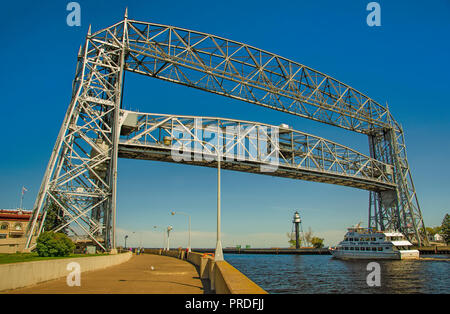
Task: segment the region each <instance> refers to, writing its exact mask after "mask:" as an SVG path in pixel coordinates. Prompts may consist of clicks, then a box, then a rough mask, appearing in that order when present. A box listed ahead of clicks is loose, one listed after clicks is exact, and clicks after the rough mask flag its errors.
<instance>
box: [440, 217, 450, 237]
mask: <svg viewBox="0 0 450 314" xmlns="http://www.w3.org/2000/svg"><path fill="white" fill-rule="evenodd" d="M441 235H442V237H443V238H444V241H445V243H447V244H448V243H449V242H450V215H449V214H445V217H444V220H442V225H441Z"/></svg>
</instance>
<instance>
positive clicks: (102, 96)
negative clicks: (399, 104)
mask: <svg viewBox="0 0 450 314" xmlns="http://www.w3.org/2000/svg"><path fill="white" fill-rule="evenodd" d="M126 72H134V73H139V74H142V75H146V76H149V77H153V78H158V79H162V80H165V81H169V82H172V83H177V84H182V85H185V86H189V87H193V88H197V89H201V90H204V91H208V92H211V93H215V94H218V95H222V96H226V97H231V98H234V99H239V100H243V101H245V102H250V103H253V104H257V105H260V106H263V107H267V108H271V109H275V110H280V111H283V112H286V113H289V114H294V115H297V116H299V117H303V118H307V119H311V120H315V121H318V122H321V123H326V124H330V125H334V126H337V127H341V128H344V129H347V130H351V131H354V132H358V133H362V134H366V135H367V136H368V141H369V151H370V158H369V157H367V156H363V155H361V154H359V153H356V152H354V151H351V150H350V149H348V148H346V147H344V146H338V145H337V144H336V145H337V146H336V148H337V147H339V149H343V150H344V151H347V152H348V153H349V154H350V153H353V154H354V155H352V156H353V157H345V156H344V155H341V154H338V153H336V154H335V155H334V156H333V154H331V153H330V151H333V149H329V151H328V148H325V147H326V144H330V145H331V142H330V141H325V140H324V139H321V140H319V139H318V138H315V139H316V141H317V142H318V143H319V142H320V145H319V144H318V146H320V147H324V148H323V150H322V151H320V150H319V149H317V148H318V146H316V149H315V151H311V152H310V153H311V154H310V156H309V157H308V158H307V159H305V162H306V160H308V162H310V164H309V165H308V166H310V165H312V164H313V163H314V161H315V162H318V161H319V159H318V156H321V154H322V155H323V158H324V159H323V162H322V163H318V164H317V165H315V167H317V169H315V170H314V169H312V168H308V167H306V163H305V162H304V163H303V164H302V163H301V160H302V159H301V157H300V156H296V155H295V154H296V153H297V152H300V151H301V149H306V147H303V148H300V147H299V149H298V151H297V150H295V151H294V156H293V157H291V159H289V158H287V157H286V156H284V155H283V157H286V158H284V159H283V158H282V161H283V162H284V163H283V162H281V163H280V165H281V167H280V169H285V168H286V169H287V168H289V167H288V166H287V165H288V164H289V163H290V165H291V166H290V170H293V169H294V167H295V165H296V163H297V166H298V167H297V169H296V170H294V171H295V173H297V174H300V173H302V175H303V176H304V178H306V179H311V180H312V179H314V177H313V176H312V174H313V173H314V171H317V173H318V174H319V173H320V174H321V175H322V174H324V173H326V172H327V171H329V172H330V174H328V173H327V176H326V178H327V180H334V181H333V182H331V181H330V183H334V184H342V183H345V184H348V185H350V182H351V181H352V180H351V177H352V175H353V180H356V181H353V182H357V181H358V184H361V185H360V186H359V187H360V188H366V189H368V190H370V192H369V226H371V227H375V228H378V229H381V230H389V229H396V230H399V231H401V232H403V233H404V234H405V235H406V236H407V237H408V238H409V239H410V240H411V241H415V242H417V243H418V244H419V245H420V244H422V243H425V242H426V241H427V240H426V234H425V233H424V232H422V230H424V224H423V219H422V214H421V210H420V206H419V202H418V200H417V194H416V191H415V188H414V184H413V181H412V176H411V172H410V168H409V165H408V161H407V157H406V145H405V141H404V133H403V130H402V128H401V126H400V125H399V124H398V123H397V122H396V121H395V120H394V119H393V117H392V115H391V113H390V111H389V110H388V108H387V106H382V105H380V104H378V103H377V102H376V101H374V100H373V99H371V98H369V97H368V96H366V95H364V94H363V93H361V92H358V91H357V90H355V89H353V88H351V87H350V86H348V85H346V84H344V83H342V82H340V81H338V80H336V79H334V78H332V77H330V76H327V75H325V74H323V73H321V72H318V71H316V70H313V69H311V68H309V67H307V66H305V65H302V64H300V63H297V62H294V61H291V60H288V59H286V58H283V57H280V56H278V55H275V54H272V53H269V52H267V51H264V50H261V49H258V48H255V47H252V46H249V45H247V44H243V43H239V42H236V41H232V40H229V39H225V38H222V37H219V36H215V35H211V34H206V33H201V32H197V31H192V30H187V29H183V28H178V27H174V26H168V25H160V24H155V23H147V22H141V21H135V20H130V19H128V17H127V13H126V14H125V17H124V19H123V20H122V21H120V22H118V23H116V24H114V25H112V26H110V27H107V28H105V29H102V30H100V31H97V32H94V33H92V32H91V28H90V27H89V31H88V34H87V36H86V40H85V44H84V46H82V47H80V50H79V53H78V63H77V68H76V72H75V79H74V81H73V88H72V98H71V102H70V104H69V106H68V108H67V112H66V115H65V118H64V121H63V123H62V125H61V128H60V132H59V134H58V137H57V140H56V143H55V146H54V149H53V151H52V155H51V157H50V161H49V163H48V165H47V169H46V171H45V174H44V177H43V180H42V184H41V188H40V190H39V192H38V195H37V198H36V202H35V205H34V216H33V218H32V221H31V223H30V224H29V226H30V227H29V229H28V230H27V234H28V239H27V245H26V246H27V247H30V244H31V242H32V235H33V234H35V233H36V232H37V233H38V234H39V233H40V232H42V230H43V229H44V222H45V219H46V215H47V209H48V208H49V205H52V206H53V207H55V206H56V207H57V208H58V219H59V225H58V226H57V227H55V228H54V229H53V231H61V230H71V231H72V232H74V233H77V234H78V233H80V232H81V233H83V234H85V235H88V236H89V237H90V238H91V239H92V240H93V241H94V242H95V243H96V244H97V245H98V246H99V247H101V248H102V249H104V250H106V251H108V250H111V249H113V248H115V247H116V242H115V238H116V237H115V225H116V221H115V217H116V197H117V184H116V183H117V160H118V158H119V154H120V155H121V156H122V155H126V153H125V147H126V145H125V144H123V143H122V142H121V140H123V138H122V135H121V134H120V133H121V132H122V131H123V128H122V129H121V126H120V115H121V108H122V97H123V87H124V75H125V73H126ZM222 121H223V119H222ZM160 129H161V128H160ZM150 133H151V132H150ZM294 134H295V135H296V136H300V134H301V133H295V132H292V135H294ZM280 138H281V134H280ZM312 138H313V137H311V139H312ZM308 140H309V139H308ZM280 143H281V142H280ZM292 143H294V142H292ZM127 145H128V146H127V147H128V148H130V147H131V146H132V145H134V146H137V144H136V143H134V144H131V143H128V144H127ZM308 148H309V147H308ZM281 152H283V150H282V147H280V153H281ZM305 152H307V151H305ZM329 153H330V154H329ZM128 154H130V155H129V156H131V152H129V153H128ZM286 154H287V153H286ZM136 156H137V155H135V156H134V157H136ZM358 158H361V160H359V161H358V160H357V159H358ZM328 159H329V160H328ZM333 159H335V161H336V163H335V164H333V161H332V160H333ZM338 161H339V163H338ZM352 162H356V163H355V164H352ZM365 162H367V163H366V164H365ZM331 164H333V166H332V167H331V168H330V165H331ZM204 165H206V164H204ZM240 166H243V164H241V165H240ZM387 166H392V175H391V174H390V173H391V171H390V169H389V167H387ZM230 167H231V165H230ZM235 167H239V166H237V165H235ZM305 167H306V168H305ZM333 167H336V168H333ZM338 167H341V168H340V170H338V169H339V168H338ZM333 171H335V172H336V173H333ZM358 171H359V172H358ZM378 171H379V172H378ZM291 173H292V172H291ZM334 175H336V177H334V178H333V179H331V177H333V176H334ZM317 177H318V176H317ZM322 178H324V177H323V176H322ZM320 180H321V179H319V181H320ZM377 180H378V181H377ZM375 183H376V184H375ZM352 184H353V183H352ZM355 184H356V183H355ZM377 184H379V185H377ZM392 184H394V185H395V189H393V190H392V189H390V188H391V187H392ZM386 191H387V192H388V193H386ZM39 217H41V218H39ZM99 238H101V239H102V241H99V240H98V239H99Z"/></svg>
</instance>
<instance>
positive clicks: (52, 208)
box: [44, 201, 67, 234]
mask: <svg viewBox="0 0 450 314" xmlns="http://www.w3.org/2000/svg"><path fill="white" fill-rule="evenodd" d="M62 216H63V215H62V209H61V208H60V207H59V205H58V204H56V203H55V202H54V201H50V202H49V203H47V215H46V217H45V221H44V230H45V231H51V230H54V229H56V228H57V227H58V226H60V225H61V223H63V220H62ZM59 232H61V233H64V234H67V228H63V229H61V230H60V231H59Z"/></svg>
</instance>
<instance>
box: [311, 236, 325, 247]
mask: <svg viewBox="0 0 450 314" xmlns="http://www.w3.org/2000/svg"><path fill="white" fill-rule="evenodd" d="M311 244H312V245H313V246H314V248H316V249H321V248H323V239H322V238H318V237H313V238H312V239H311Z"/></svg>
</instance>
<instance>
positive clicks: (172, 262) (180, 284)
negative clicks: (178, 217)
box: [9, 254, 211, 294]
mask: <svg viewBox="0 0 450 314" xmlns="http://www.w3.org/2000/svg"><path fill="white" fill-rule="evenodd" d="M152 266H153V267H154V269H153V270H152V268H151V267H152ZM9 293H19V294H22V293H25V294H28V293H30V294H31V293H32V294H34V293H36V294H41V293H44V294H53V293H56V294H77V293H82V294H85V293H96V294H110V293H112V294H119V293H132V294H138V293H146V294H168V293H170V294H204V293H211V292H210V291H209V290H208V288H207V286H206V288H205V286H204V285H203V283H202V281H201V279H200V278H199V275H198V272H197V270H196V268H195V266H194V265H192V264H191V263H189V262H186V261H182V260H179V259H176V258H172V257H167V256H160V255H153V254H144V255H139V256H136V255H135V256H133V257H132V258H131V260H129V261H128V262H126V263H123V264H120V265H117V266H113V267H109V268H107V269H103V270H98V271H92V272H86V273H81V286H80V287H69V286H67V284H66V278H65V277H64V278H61V279H58V280H52V281H49V282H45V283H42V284H38V285H34V286H32V287H27V288H22V289H16V290H13V291H10V292H9Z"/></svg>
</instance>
